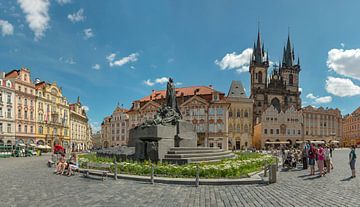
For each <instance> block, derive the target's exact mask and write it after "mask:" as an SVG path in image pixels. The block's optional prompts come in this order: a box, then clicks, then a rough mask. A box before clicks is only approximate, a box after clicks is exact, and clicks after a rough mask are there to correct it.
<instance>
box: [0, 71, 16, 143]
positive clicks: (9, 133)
mask: <svg viewBox="0 0 360 207" xmlns="http://www.w3.org/2000/svg"><path fill="white" fill-rule="evenodd" d="M2 144H8V145H13V144H15V84H14V81H11V80H9V79H6V78H5V73H3V72H1V73H0V145H2Z"/></svg>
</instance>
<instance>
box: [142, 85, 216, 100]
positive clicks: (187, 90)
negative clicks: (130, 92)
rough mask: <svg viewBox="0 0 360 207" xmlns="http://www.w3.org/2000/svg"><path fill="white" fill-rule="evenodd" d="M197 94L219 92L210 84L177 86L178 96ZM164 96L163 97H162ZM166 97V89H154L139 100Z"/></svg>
mask: <svg viewBox="0 0 360 207" xmlns="http://www.w3.org/2000/svg"><path fill="white" fill-rule="evenodd" d="M195 91H196V95H210V94H212V93H213V92H218V91H216V90H214V89H212V88H211V87H209V86H191V87H184V88H176V96H177V97H180V96H193V95H194V94H195ZM218 93H220V94H223V93H222V92H218ZM161 96H163V97H161ZM165 97H166V90H161V91H153V92H152V94H151V95H149V96H145V97H144V98H142V99H140V100H138V101H140V102H146V101H150V100H159V99H163V98H165Z"/></svg>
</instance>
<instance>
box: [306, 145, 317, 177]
mask: <svg viewBox="0 0 360 207" xmlns="http://www.w3.org/2000/svg"><path fill="white" fill-rule="evenodd" d="M315 156H316V149H315V147H314V145H313V144H312V145H311V146H310V149H309V152H308V157H309V165H310V175H314V174H315Z"/></svg>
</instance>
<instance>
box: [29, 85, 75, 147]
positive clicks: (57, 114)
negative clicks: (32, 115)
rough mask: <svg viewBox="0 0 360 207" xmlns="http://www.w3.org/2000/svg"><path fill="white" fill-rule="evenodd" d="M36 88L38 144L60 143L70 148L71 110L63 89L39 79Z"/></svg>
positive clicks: (52, 144)
mask: <svg viewBox="0 0 360 207" xmlns="http://www.w3.org/2000/svg"><path fill="white" fill-rule="evenodd" d="M35 88H36V113H37V114H36V117H37V120H36V139H37V144H44V143H46V144H47V145H49V146H54V145H55V144H60V145H62V146H64V147H65V148H66V149H70V147H71V145H70V128H69V125H70V118H69V115H70V111H69V104H68V102H67V100H66V98H65V97H64V96H63V95H62V89H61V88H60V87H58V86H57V84H56V83H55V82H54V83H47V82H44V81H40V80H39V79H37V80H36V81H35Z"/></svg>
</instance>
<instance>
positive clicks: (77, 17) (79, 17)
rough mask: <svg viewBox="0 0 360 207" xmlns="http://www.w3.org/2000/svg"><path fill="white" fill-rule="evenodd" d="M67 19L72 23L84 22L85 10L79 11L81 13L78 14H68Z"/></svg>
mask: <svg viewBox="0 0 360 207" xmlns="http://www.w3.org/2000/svg"><path fill="white" fill-rule="evenodd" d="M67 17H68V19H69V20H70V21H71V22H72V23H76V22H80V21H84V19H85V16H84V9H79V11H77V12H76V13H73V14H68V16H67Z"/></svg>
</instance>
